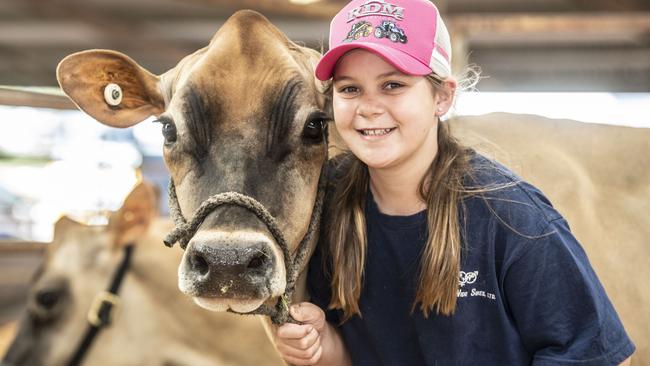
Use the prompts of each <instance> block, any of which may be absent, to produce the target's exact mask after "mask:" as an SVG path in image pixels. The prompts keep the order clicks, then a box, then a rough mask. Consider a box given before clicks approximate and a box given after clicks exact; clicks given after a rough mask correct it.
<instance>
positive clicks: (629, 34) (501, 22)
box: [448, 12, 650, 44]
mask: <svg viewBox="0 0 650 366" xmlns="http://www.w3.org/2000/svg"><path fill="white" fill-rule="evenodd" d="M448 23H449V27H450V28H451V32H452V33H460V34H463V35H464V36H466V37H468V38H469V40H470V42H481V43H511V44H512V43H524V44H529V43H530V42H538V43H540V42H547V43H565V44H566V43H568V42H576V41H578V42H579V41H580V40H583V41H584V40H586V41H589V42H602V41H603V40H605V41H607V43H612V42H617V41H618V42H620V41H621V40H627V41H628V42H629V41H632V42H635V41H636V42H639V43H647V41H648V35H649V34H650V12H644V13H614V14H589V15H586V14H580V15H567V14H544V15H536V14H535V15H529V14H525V15H522V14H493V15H490V14H487V15H486V14H466V15H458V16H452V17H450V21H449V22H448Z"/></svg>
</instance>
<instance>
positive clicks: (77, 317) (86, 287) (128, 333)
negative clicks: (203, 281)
mask: <svg viewBox="0 0 650 366" xmlns="http://www.w3.org/2000/svg"><path fill="white" fill-rule="evenodd" d="M156 207H157V197H156V194H155V193H154V190H153V186H150V185H147V184H143V183H141V184H139V185H138V186H137V187H136V188H134V190H133V191H132V192H131V194H130V195H129V197H128V198H127V199H126V201H125V203H124V205H123V206H122V208H121V209H120V210H119V211H118V212H116V213H114V214H113V215H112V216H111V219H110V224H109V225H108V226H88V225H85V224H82V223H79V222H76V221H74V220H72V219H70V218H67V217H63V218H61V219H59V221H58V222H57V223H56V225H55V230H54V241H53V243H52V244H50V245H48V246H47V250H46V253H45V257H44V260H43V263H42V264H41V266H40V267H39V269H38V270H37V272H36V274H35V276H34V278H33V280H32V283H31V285H30V289H29V295H28V300H27V309H26V312H25V313H24V315H23V317H22V318H21V320H20V323H19V328H18V333H17V336H16V337H15V339H14V341H13V343H12V345H11V347H10V348H9V350H8V352H7V354H6V355H5V359H4V360H3V362H5V363H6V364H7V365H16V366H23V365H24V366H27V365H66V364H68V363H69V362H70V361H71V360H72V358H73V355H74V354H75V352H77V350H78V349H79V346H80V344H81V340H82V339H83V336H84V334H85V333H86V332H87V330H88V327H89V325H88V320H87V314H89V309H90V308H92V306H91V304H93V303H95V304H99V302H96V301H97V300H99V299H100V296H101V295H100V294H101V293H102V292H104V291H107V290H108V287H109V285H110V284H111V281H112V277H113V276H114V274H115V273H116V272H117V268H118V267H119V266H120V263H121V262H122V259H123V257H124V254H123V250H122V249H123V248H124V247H125V245H127V244H130V243H135V242H136V240H135V239H136V238H141V237H142V236H143V234H144V233H145V232H146V231H147V229H148V227H149V225H150V223H151V222H152V219H153V218H154V217H155V216H157V211H156ZM132 262H133V261H132ZM158 263H160V261H158ZM129 270H130V271H129V276H130V278H131V279H132V278H134V275H133V273H134V272H133V271H132V270H131V268H129ZM159 270H160V272H164V268H160V269H159ZM141 279H142V278H139V280H141ZM140 282H142V281H139V282H138V285H134V282H133V281H132V282H131V283H130V284H128V285H125V284H123V285H122V286H121V291H120V293H119V295H120V296H123V299H124V298H127V299H128V301H130V302H131V303H130V304H129V305H128V306H126V308H122V307H121V306H117V305H116V310H118V312H119V313H120V316H119V317H117V319H118V320H119V321H117V322H114V323H113V324H112V325H111V327H109V328H107V329H108V330H107V332H110V336H108V337H105V338H103V340H102V343H103V345H102V346H101V347H93V348H92V352H90V354H89V355H88V357H87V358H86V361H87V364H91V365H92V364H131V363H134V362H135V363H136V364H137V363H139V362H142V361H143V360H142V359H138V357H139V356H140V357H142V356H144V353H145V351H144V350H143V351H142V352H133V350H131V351H129V350H126V349H125V348H128V347H129V343H133V342H132V335H133V331H132V330H130V328H131V327H132V326H133V325H132V324H133V323H132V322H133V321H138V320H139V321H140V324H139V327H142V328H145V327H146V326H147V325H148V323H147V322H148V320H146V318H147V317H146V316H143V314H142V313H143V312H145V311H144V310H141V308H139V307H140V306H142V307H144V308H147V309H150V308H152V306H149V307H147V306H146V305H145V304H143V303H146V302H147V300H146V298H147V297H146V296H144V295H143V292H146V291H143V288H142V287H140V285H139V283H140ZM159 290H160V289H159ZM124 295H126V296H124ZM143 299H145V300H143ZM94 300H95V301H94ZM120 302H121V303H124V301H120ZM143 305H144V306H143ZM147 315H149V314H147ZM129 321H130V322H131V323H130V322H129ZM116 350H120V352H116ZM145 359H146V358H145ZM5 363H2V364H3V365H4V364H5Z"/></svg>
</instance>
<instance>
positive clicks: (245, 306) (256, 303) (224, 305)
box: [194, 297, 265, 313]
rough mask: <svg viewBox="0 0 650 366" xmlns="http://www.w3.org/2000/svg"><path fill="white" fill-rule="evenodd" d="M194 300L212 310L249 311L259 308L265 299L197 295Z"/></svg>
mask: <svg viewBox="0 0 650 366" xmlns="http://www.w3.org/2000/svg"><path fill="white" fill-rule="evenodd" d="M194 302H195V303H196V304H197V305H199V306H200V307H202V308H204V309H207V310H210V311H228V310H230V311H234V312H236V313H249V312H252V311H254V310H256V309H257V308H259V307H260V306H261V305H262V304H263V303H264V302H265V299H259V300H239V299H224V298H216V297H195V298H194Z"/></svg>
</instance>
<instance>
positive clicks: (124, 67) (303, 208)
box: [58, 11, 328, 312]
mask: <svg viewBox="0 0 650 366" xmlns="http://www.w3.org/2000/svg"><path fill="white" fill-rule="evenodd" d="M318 57H319V54H318V53H317V52H315V51H312V50H308V49H304V48H302V47H299V46H297V45H295V44H293V43H291V42H290V41H289V40H288V39H287V38H286V37H285V36H284V35H283V34H282V33H281V32H279V31H278V30H277V29H276V28H275V27H274V26H272V25H271V24H270V23H269V22H268V21H267V20H266V19H265V18H264V17H262V16H261V15H259V14H257V13H254V12H250V11H243V12H239V13H237V14H235V15H233V16H232V17H231V18H230V19H229V20H228V21H227V22H226V23H225V24H224V26H223V27H222V28H221V29H220V30H219V32H218V33H217V34H216V35H215V36H214V38H213V39H212V41H211V42H210V45H209V46H208V47H206V48H204V49H202V50H199V51H197V52H196V53H194V54H192V55H190V56H188V57H186V58H185V59H183V60H182V61H181V62H180V63H179V64H178V65H177V66H176V67H175V68H174V69H172V70H170V71H168V72H167V73H165V74H163V75H161V76H160V77H155V76H153V75H151V74H149V73H148V72H146V71H145V70H144V69H142V68H141V67H139V66H138V65H137V64H135V63H134V62H133V61H131V60H130V59H128V58H127V57H126V56H123V55H121V54H117V53H114V52H110V51H89V52H86V53H80V54H75V55H72V56H69V57H68V58H66V59H65V60H64V61H63V62H62V63H61V65H60V66H59V70H58V73H59V80H60V83H61V85H62V87H63V89H64V91H65V92H66V93H67V94H68V95H69V96H71V98H72V99H73V100H74V101H75V102H76V103H77V104H78V105H79V106H80V107H81V108H82V109H84V110H85V111H86V112H88V113H89V114H91V115H93V116H94V117H95V118H97V119H98V120H100V121H102V122H104V123H106V124H109V125H111V126H118V127H125V126H130V125H133V124H135V123H137V122H139V121H140V120H142V119H144V118H145V117H147V116H148V115H150V114H153V115H156V116H157V121H158V122H160V123H161V124H162V134H163V138H164V140H165V144H164V157H165V162H166V164H167V166H168V168H169V170H170V172H171V175H172V179H173V181H174V183H175V187H176V194H177V196H178V201H179V205H180V208H181V211H182V212H183V214H184V216H185V218H186V219H188V220H189V219H190V218H191V216H193V214H194V212H195V210H196V209H197V208H198V207H199V206H200V205H201V203H202V202H203V201H204V200H206V199H207V198H208V197H210V196H212V195H215V194H218V193H223V192H229V191H234V192H239V193H243V194H245V195H248V196H250V197H253V198H254V199H256V200H257V201H259V202H260V203H261V204H263V205H264V206H265V207H266V208H267V210H268V211H269V212H270V213H271V214H272V215H273V216H274V217H275V218H276V219H277V221H278V224H279V228H280V230H281V231H282V232H283V234H284V236H285V239H286V241H287V242H288V244H289V250H290V252H293V251H294V250H295V249H296V246H297V245H298V243H299V242H300V241H301V239H302V237H303V235H304V234H305V233H306V231H307V227H308V225H309V221H310V216H311V212H312V208H313V205H314V201H315V197H316V192H317V185H318V179H319V175H320V170H321V167H322V165H323V163H324V161H325V159H326V158H327V143H326V135H327V131H326V127H325V126H326V122H327V119H328V118H327V116H326V115H325V113H324V109H325V100H324V99H323V97H322V94H321V93H320V92H319V90H318V88H319V86H320V85H319V84H317V83H316V81H315V79H314V77H313V64H314V63H315V62H316V61H317V59H318ZM109 83H115V84H117V85H120V86H121V89H122V90H123V98H122V101H121V104H119V105H117V106H110V105H109V104H108V103H107V102H106V100H105V98H104V94H103V93H104V88H105V87H106V85H107V84H109ZM311 245H313V243H311ZM285 276H286V272H285V258H284V257H283V255H282V251H281V249H280V248H279V247H278V244H277V243H276V242H275V240H274V238H273V237H272V236H271V234H270V233H269V231H268V230H267V228H266V226H265V225H264V224H263V223H262V222H261V221H260V220H259V219H258V218H257V217H256V216H255V215H254V214H253V213H251V212H249V211H247V210H245V209H243V208H240V207H237V206H231V205H225V206H220V207H219V208H217V209H216V210H215V211H214V212H212V213H211V214H210V215H209V216H208V217H207V218H206V220H205V221H204V222H203V224H202V225H201V227H200V228H199V230H198V232H197V233H196V234H195V235H194V237H193V238H192V239H191V241H190V242H189V245H188V247H187V249H186V252H185V255H184V257H183V261H182V263H181V265H180V267H179V287H180V289H181V290H182V291H183V292H185V293H186V294H188V295H191V296H193V297H195V299H196V301H197V303H199V304H200V305H202V306H204V307H206V308H209V309H212V310H226V309H228V308H230V309H232V310H234V311H238V312H247V311H251V310H254V309H256V308H257V307H259V306H260V305H261V304H262V303H264V302H265V301H267V300H270V299H272V298H275V297H277V296H279V295H281V294H282V293H283V292H284V290H285V284H286V277H285Z"/></svg>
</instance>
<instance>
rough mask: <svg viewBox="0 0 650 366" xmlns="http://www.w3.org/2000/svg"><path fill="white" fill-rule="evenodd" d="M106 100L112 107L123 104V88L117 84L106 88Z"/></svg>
mask: <svg viewBox="0 0 650 366" xmlns="http://www.w3.org/2000/svg"><path fill="white" fill-rule="evenodd" d="M104 100H105V101H106V103H107V104H108V105H110V106H113V107H115V106H118V105H120V103H122V88H120V86H119V85H117V84H112V83H111V84H108V85H106V87H105V88H104Z"/></svg>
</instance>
